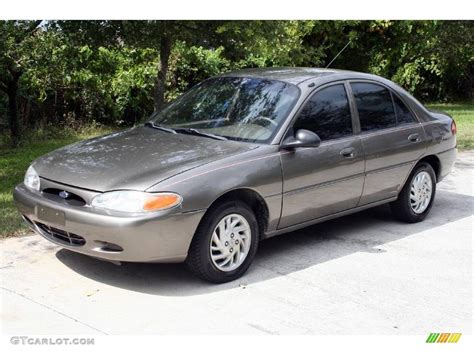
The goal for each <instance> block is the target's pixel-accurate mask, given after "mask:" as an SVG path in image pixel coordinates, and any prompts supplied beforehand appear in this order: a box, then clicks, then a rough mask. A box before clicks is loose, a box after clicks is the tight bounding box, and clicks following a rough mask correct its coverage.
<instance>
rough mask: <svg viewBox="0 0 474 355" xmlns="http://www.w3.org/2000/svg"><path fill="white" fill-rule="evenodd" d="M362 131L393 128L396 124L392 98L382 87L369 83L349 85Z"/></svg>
mask: <svg viewBox="0 0 474 355" xmlns="http://www.w3.org/2000/svg"><path fill="white" fill-rule="evenodd" d="M351 87H352V91H353V93H354V98H355V102H356V104H357V110H358V112H359V120H360V128H361V130H362V131H370V130H373V129H381V128H387V127H393V126H395V125H396V124H397V120H396V118H395V111H394V109H393V103H392V96H391V95H390V92H389V91H388V90H387V89H386V88H384V87H383V86H380V85H376V84H369V83H355V84H351Z"/></svg>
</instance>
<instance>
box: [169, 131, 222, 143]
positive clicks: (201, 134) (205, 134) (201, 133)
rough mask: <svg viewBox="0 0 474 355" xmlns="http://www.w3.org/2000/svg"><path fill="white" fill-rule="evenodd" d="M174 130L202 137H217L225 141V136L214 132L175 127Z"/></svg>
mask: <svg viewBox="0 0 474 355" xmlns="http://www.w3.org/2000/svg"><path fill="white" fill-rule="evenodd" d="M174 131H175V132H176V133H186V134H194V135H196V136H202V137H208V138H212V139H218V140H220V141H226V140H227V138H226V137H223V136H218V135H216V134H211V133H204V132H201V131H198V130H197V129H195V128H175V129H174Z"/></svg>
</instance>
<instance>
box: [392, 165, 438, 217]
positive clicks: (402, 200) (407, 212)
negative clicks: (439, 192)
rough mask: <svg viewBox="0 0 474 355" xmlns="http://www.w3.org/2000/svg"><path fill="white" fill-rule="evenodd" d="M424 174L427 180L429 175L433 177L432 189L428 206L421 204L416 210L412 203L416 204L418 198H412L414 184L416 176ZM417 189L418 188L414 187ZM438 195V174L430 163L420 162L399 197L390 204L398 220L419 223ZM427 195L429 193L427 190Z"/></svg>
mask: <svg viewBox="0 0 474 355" xmlns="http://www.w3.org/2000/svg"><path fill="white" fill-rule="evenodd" d="M426 174H427V175H426ZM421 176H424V177H425V180H427V179H428V176H429V177H430V179H431V191H430V194H431V195H430V199H429V203H428V204H427V205H426V206H423V205H421V206H420V209H419V210H418V211H416V207H413V206H412V204H414V205H416V200H412V198H411V192H412V184H413V183H414V180H415V178H416V177H421ZM414 189H415V190H418V189H416V188H414ZM435 195H436V174H435V172H434V170H433V168H432V166H431V165H430V164H428V163H425V162H422V163H418V164H417V165H416V166H415V168H414V169H413V171H412V172H411V174H410V176H409V177H408V179H407V181H406V183H405V186H403V189H402V191H400V194H399V195H398V199H397V200H396V201H394V202H392V203H391V204H390V207H391V209H392V213H393V215H394V216H395V218H397V219H398V220H400V221H402V222H407V223H417V222H421V221H423V220H424V219H425V218H426V216H427V215H428V214H429V213H430V211H431V207H432V206H433V201H434V199H435ZM425 196H427V193H426V192H425Z"/></svg>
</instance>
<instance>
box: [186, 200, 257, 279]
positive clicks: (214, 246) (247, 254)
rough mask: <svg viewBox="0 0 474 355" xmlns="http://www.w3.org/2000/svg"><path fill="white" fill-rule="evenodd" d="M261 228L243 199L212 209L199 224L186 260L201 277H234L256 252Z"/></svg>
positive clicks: (246, 265) (239, 274)
mask: <svg viewBox="0 0 474 355" xmlns="http://www.w3.org/2000/svg"><path fill="white" fill-rule="evenodd" d="M258 231H259V228H258V223H257V220H256V218H255V215H254V213H253V211H252V210H251V209H250V208H249V207H248V206H247V205H246V204H244V203H241V202H238V201H236V202H225V203H223V204H220V205H219V206H215V207H214V208H212V209H211V210H210V211H208V213H207V214H206V216H204V219H203V221H202V222H201V223H200V225H199V227H198V229H197V231H196V234H195V235H194V239H193V241H192V243H191V247H190V249H189V253H188V258H187V259H186V263H187V265H188V267H189V269H190V270H191V272H193V273H194V274H196V275H197V276H198V277H200V278H202V279H205V280H207V281H210V282H214V283H223V282H229V281H232V280H235V279H237V278H239V277H240V276H242V275H243V274H244V273H245V271H247V269H248V268H249V266H250V264H251V262H252V260H253V258H254V256H255V253H256V251H257V246H258V240H259V232H258Z"/></svg>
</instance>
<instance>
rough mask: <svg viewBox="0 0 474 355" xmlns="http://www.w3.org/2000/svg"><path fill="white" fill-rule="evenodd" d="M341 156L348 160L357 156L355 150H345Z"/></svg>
mask: <svg viewBox="0 0 474 355" xmlns="http://www.w3.org/2000/svg"><path fill="white" fill-rule="evenodd" d="M339 154H341V156H343V157H344V158H348V159H350V158H354V157H355V156H356V153H355V149H354V148H344V149H343V150H341V152H340V153H339Z"/></svg>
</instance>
